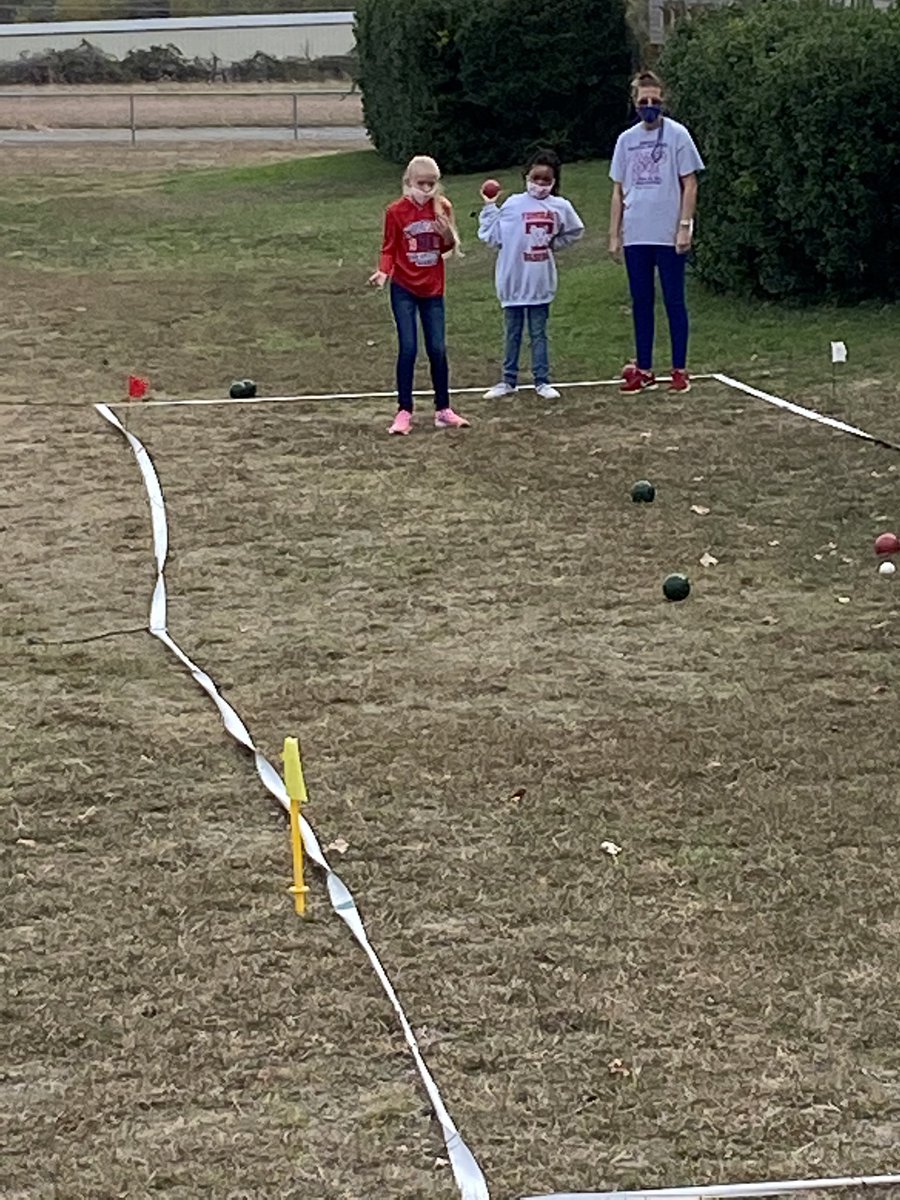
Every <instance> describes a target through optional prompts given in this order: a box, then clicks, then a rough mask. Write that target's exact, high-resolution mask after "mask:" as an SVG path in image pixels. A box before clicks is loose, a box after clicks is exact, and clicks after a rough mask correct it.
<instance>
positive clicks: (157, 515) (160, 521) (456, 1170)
mask: <svg viewBox="0 0 900 1200" xmlns="http://www.w3.org/2000/svg"><path fill="white" fill-rule="evenodd" d="M95 408H96V410H97V412H98V413H99V414H100V416H101V417H103V418H104V419H105V420H107V421H109V423H110V425H112V426H113V428H115V429H118V431H119V432H120V433H121V434H122V435H123V436H124V437H125V438H127V440H128V443H129V445H130V446H131V449H132V450H133V451H134V456H135V458H136V459H137V464H138V466H139V467H140V470H141V475H142V477H143V480H144V486H145V488H146V489H147V497H148V499H149V501H150V517H151V521H152V524H153V551H154V555H155V558H156V585H155V587H154V589H153V599H152V601H151V603H150V626H149V630H150V633H152V634H153V636H154V637H156V638H159V640H160V641H161V642H162V644H163V645H164V646H168V648H169V649H170V650H171V651H172V653H173V654H174V655H175V657H176V658H177V659H179V661H180V662H182V663H183V664H184V666H186V667H187V669H188V670H189V671H190V673H191V674H192V675H193V677H194V679H195V680H196V681H197V683H198V684H199V685H200V687H202V688H203V690H204V691H205V692H206V694H207V695H208V696H209V698H210V699H211V700H212V702H213V704H215V706H216V708H217V709H218V710H219V715H220V716H221V718H222V722H223V724H224V726H225V728H226V729H227V731H228V732H229V733H230V734H231V736H232V737H233V738H234V739H235V741H238V742H240V744H241V745H242V746H244V747H246V749H247V750H249V751H250V753H251V754H252V755H253V757H254V760H255V762H256V773H257V774H258V775H259V777H260V779H261V780H262V782H263V784H264V785H265V787H266V788H267V789H268V790H269V791H270V792H271V794H272V795H273V796H274V797H275V799H276V800H277V801H278V803H279V804H280V805H281V806H282V808H284V809H289V807H290V802H289V800H288V796H287V792H286V791H285V787H284V784H283V782H282V780H281V777H280V775H279V774H278V772H277V771H276V770H275V768H274V767H273V766H272V764H271V763H270V762H269V761H268V759H267V758H265V756H264V755H263V754H261V753H260V751H259V750H257V748H256V746H255V745H254V744H253V739H252V738H251V737H250V734H249V732H248V730H247V727H246V725H245V724H244V722H243V721H242V720H241V718H240V717H239V716H238V714H237V713H236V712H235V710H234V709H233V708H232V707H231V705H230V704H229V703H228V701H227V700H224V699H223V698H222V696H221V695H220V694H219V690H218V688H217V687H216V685H215V684H214V683H213V681H212V679H210V677H209V675H207V674H206V672H205V671H203V670H201V668H200V667H198V666H197V664H196V663H194V662H192V661H191V660H190V659H189V658H188V656H187V655H186V654H185V653H184V651H183V650H182V649H181V647H180V646H178V645H177V644H176V643H175V642H174V641H173V640H172V638H171V637H169V633H168V631H167V629H166V578H165V568H166V558H167V556H168V548H169V525H168V519H167V516H166V505H165V501H164V500H163V495H162V487H161V486H160V482H159V476H158V475H157V473H156V468H155V467H154V466H153V463H152V461H151V459H150V455H149V454H148V453H147V450H146V447H145V446H144V445H143V443H142V442H141V441H140V440H139V439H138V438H136V437H135V436H134V434H133V433H129V432H128V430H127V429H125V427H124V426H123V425H122V423H121V422H120V421H119V419H118V417H117V416H116V415H115V413H114V412H112V410H111V409H110V407H109V405H106V404H97V405H95ZM301 833H302V835H303V846H304V849H305V850H306V853H307V854H308V855H309V857H310V858H311V859H312V861H313V862H314V863H316V865H317V866H319V867H320V868H321V869H322V870H323V871H324V872H325V876H326V882H327V886H328V898H329V900H330V901H331V906H332V908H333V909H334V911H335V912H336V913H337V914H338V916H339V917H340V918H341V920H343V921H344V922H345V923H346V925H347V927H348V928H349V930H350V932H351V933H352V934H353V936H354V937H355V938H356V940H357V942H359V944H360V946H361V947H362V948H363V950H364V951H365V953H366V955H367V957H368V959H369V962H370V963H371V964H372V969H373V970H374V972H375V974H376V975H377V976H378V980H379V982H380V984H381V986H382V987H383V988H384V990H385V993H386V995H387V998H388V1000H390V1002H391V1005H392V1006H393V1009H394V1012H395V1013H396V1014H397V1019H398V1021H399V1022H400V1027H401V1028H402V1030H403V1036H404V1037H405V1038H406V1044H407V1045H408V1046H409V1049H410V1052H411V1054H412V1056H413V1060H414V1062H415V1064H416V1067H417V1069H418V1072H419V1075H420V1077H421V1079H422V1083H423V1084H424V1086H425V1091H426V1092H427V1093H428V1099H429V1100H430V1101H431V1105H432V1108H433V1110H434V1115H435V1117H436V1118H437V1121H438V1123H439V1124H440V1126H441V1132H442V1133H443V1135H444V1142H445V1144H446V1147H447V1154H448V1157H449V1159H450V1166H451V1168H452V1170H453V1176H454V1179H455V1180H456V1186H457V1188H458V1189H459V1194H460V1196H461V1197H462V1200H489V1195H488V1188H487V1183H486V1181H485V1178H484V1175H483V1174H482V1171H481V1168H480V1167H479V1165H478V1163H477V1162H476V1161H475V1156H474V1155H473V1154H472V1152H471V1150H470V1149H469V1147H468V1146H467V1145H466V1143H465V1142H464V1141H463V1139H462V1136H461V1135H460V1133H459V1130H458V1129H457V1128H456V1126H455V1125H454V1123H453V1120H452V1118H451V1117H450V1114H449V1113H448V1112H447V1109H446V1107H445V1105H444V1101H443V1099H442V1098H441V1093H440V1091H439V1090H438V1086H437V1084H436V1083H435V1081H434V1079H433V1077H432V1075H431V1072H430V1071H429V1070H428V1067H427V1066H426V1065H425V1060H424V1059H423V1058H422V1054H421V1051H420V1050H419V1045H418V1043H417V1041H416V1037H415V1034H414V1033H413V1030H412V1026H411V1025H410V1023H409V1021H408V1020H407V1017H406V1013H405V1012H404V1011H403V1006H402V1005H401V1004H400V1001H399V999H398V998H397V993H396V992H395V991H394V987H393V985H392V983H391V981H390V979H389V978H388V976H387V973H386V971H385V969H384V967H383V966H382V965H381V960H380V959H379V957H378V955H377V954H376V953H375V950H374V949H373V947H372V944H371V943H370V941H369V938H368V935H367V934H366V931H365V927H364V926H363V923H362V919H361V917H360V915H359V912H358V910H357V907H356V901H355V900H354V899H353V896H352V895H351V893H350V891H349V889H348V888H347V886H346V885H345V884H344V882H343V881H342V880H341V878H340V877H339V876H338V875H336V874H335V872H334V871H333V870H332V869H331V867H330V866H329V865H328V860H327V859H326V858H325V855H324V854H323V853H322V849H321V847H320V845H319V839H318V838H317V837H316V834H315V832H314V830H313V828H312V826H311V825H310V824H309V822H308V821H307V820H306V819H305V818H304V817H302V816H301Z"/></svg>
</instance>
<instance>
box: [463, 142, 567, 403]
mask: <svg viewBox="0 0 900 1200" xmlns="http://www.w3.org/2000/svg"><path fill="white" fill-rule="evenodd" d="M560 173H561V163H560V161H559V158H558V157H557V156H556V154H554V152H553V151H552V150H538V151H537V152H536V153H535V154H533V155H532V156H531V158H530V159H529V161H528V163H527V164H526V167H525V171H524V176H525V191H524V192H518V193H517V194H516V195H514V196H510V197H509V199H508V200H505V201H504V203H503V204H502V205H501V206H500V207H498V206H497V202H496V201H497V199H498V197H495V198H494V199H488V197H487V196H485V195H484V194H482V197H481V198H482V200H484V202H485V203H484V208H483V209H482V210H481V218H480V221H479V225H478V236H479V238H480V239H481V241H483V242H487V244H488V245H489V246H494V247H496V248H497V249H498V250H499V252H500V253H499V254H498V256H497V269H496V285H497V296H498V298H499V300H500V304H501V306H502V308H503V317H504V321H505V324H506V347H505V351H504V356H503V380H502V382H501V383H498V384H495V386H494V387H492V388H490V389H489V391H487V392H485V394H484V398H485V399H486V400H498V399H500V397H501V396H512V395H515V393H516V392H517V391H518V379H519V353H520V351H521V348H522V333H523V330H524V327H525V323H526V321H527V323H528V336H529V338H530V339H531V369H532V372H533V374H534V387H535V391H536V392H537V394H538V395H539V396H540V397H541V398H542V399H543V400H556V399H558V398H559V392H558V391H557V390H556V388H555V387H552V386H551V384H550V356H549V350H548V344H547V320H548V318H549V316H550V304H551V302H552V300H553V298H554V296H555V295H556V283H557V274H556V261H555V259H554V251H555V250H559V249H561V248H562V247H563V246H568V245H569V244H570V243H572V242H576V241H577V240H578V239H579V238H580V237H581V235H582V234H583V233H584V225H583V223H582V221H581V218H580V217H579V216H578V213H577V212H576V211H575V209H574V208H573V207H572V205H571V204H570V203H569V201H568V200H565V199H563V197H562V196H560V195H559V185H560Z"/></svg>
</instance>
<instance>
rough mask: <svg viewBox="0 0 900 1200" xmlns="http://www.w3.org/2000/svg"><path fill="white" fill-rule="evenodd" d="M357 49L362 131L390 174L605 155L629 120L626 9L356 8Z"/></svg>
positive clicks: (503, 4)
mask: <svg viewBox="0 0 900 1200" xmlns="http://www.w3.org/2000/svg"><path fill="white" fill-rule="evenodd" d="M356 43H357V52H358V56H359V83H360V88H361V90H362V94H363V111H364V114H365V120H366V125H367V128H368V130H369V134H370V136H371V138H372V140H373V142H374V144H375V147H376V149H377V150H378V151H379V153H380V154H381V155H383V157H385V158H387V159H389V160H390V161H392V162H396V163H405V162H406V161H407V160H408V159H409V158H410V157H411V156H412V155H413V154H432V155H433V156H434V157H435V158H436V159H437V160H438V162H439V163H440V164H441V166H442V168H444V169H445V170H448V171H476V170H490V169H492V168H497V169H499V168H501V167H506V166H509V165H511V164H513V163H518V162H521V161H522V159H523V157H524V156H525V154H526V153H527V152H528V150H529V149H530V148H531V147H533V146H535V145H537V144H550V145H552V146H554V147H555V148H556V149H557V150H558V152H559V153H560V154H561V155H562V157H563V158H568V159H576V158H587V157H591V156H594V155H604V154H608V153H609V152H610V150H611V148H612V145H613V143H614V141H615V138H616V135H617V134H618V133H619V131H620V130H621V128H622V125H623V122H624V120H625V118H626V116H627V104H626V100H627V90H626V89H627V83H628V75H629V71H630V68H631V39H630V34H629V32H628V28H627V25H626V22H625V7H624V0H552V2H551V3H549V4H548V3H547V0H489V2H485V0H416V2H415V3H414V4H410V3H409V0H359V3H358V4H357V7H356Z"/></svg>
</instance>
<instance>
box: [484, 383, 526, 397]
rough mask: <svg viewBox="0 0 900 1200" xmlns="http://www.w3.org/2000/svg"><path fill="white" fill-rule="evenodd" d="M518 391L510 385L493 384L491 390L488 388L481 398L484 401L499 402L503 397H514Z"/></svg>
mask: <svg viewBox="0 0 900 1200" xmlns="http://www.w3.org/2000/svg"><path fill="white" fill-rule="evenodd" d="M518 390H519V389H518V388H517V387H513V386H512V384H511V383H495V384H494V386H493V387H492V388H488V390H487V391H486V392H485V393H484V397H483V398H484V399H485V400H500V399H502V398H503V397H504V396H514V395H515V394H516V392H517V391H518Z"/></svg>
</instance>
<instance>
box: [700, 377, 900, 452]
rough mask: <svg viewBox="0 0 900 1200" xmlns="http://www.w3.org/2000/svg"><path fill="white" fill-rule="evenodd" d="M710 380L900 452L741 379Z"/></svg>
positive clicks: (886, 442)
mask: <svg viewBox="0 0 900 1200" xmlns="http://www.w3.org/2000/svg"><path fill="white" fill-rule="evenodd" d="M710 378H712V379H715V380H716V382H717V383H724V384H725V386H726V387H730V388H734V390H735V391H737V392H744V393H746V395H748V396H755V397H756V399H757V400H765V402H766V404H774V405H775V407H776V408H783V409H785V410H786V411H787V412H792V413H794V414H795V415H796V416H798V417H805V418H806V419H807V420H808V421H816V422H818V424H819V425H828V426H830V427H831V428H832V429H837V430H839V431H840V432H841V433H849V434H852V435H853V437H858V438H862V439H863V440H864V441H866V442H874V443H875V445H876V446H883V447H885V448H886V449H888V450H900V446H898V445H896V444H895V443H894V442H888V441H885V440H884V438H879V437H875V436H874V435H873V434H871V433H866V431H865V430H864V429H857V427H856V426H855V425H848V424H847V423H846V421H839V420H837V418H836V417H826V416H823V415H822V413H819V412H816V410H815V409H814V408H804V407H803V405H802V404H794V403H792V401H790V400H783V399H782V398H781V396H773V395H772V393H771V392H761V391H760V390H759V388H755V387H751V386H750V384H749V383H741V381H740V380H739V379H732V378H731V376H730V375H720V374H715V375H712V376H711V377H710Z"/></svg>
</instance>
